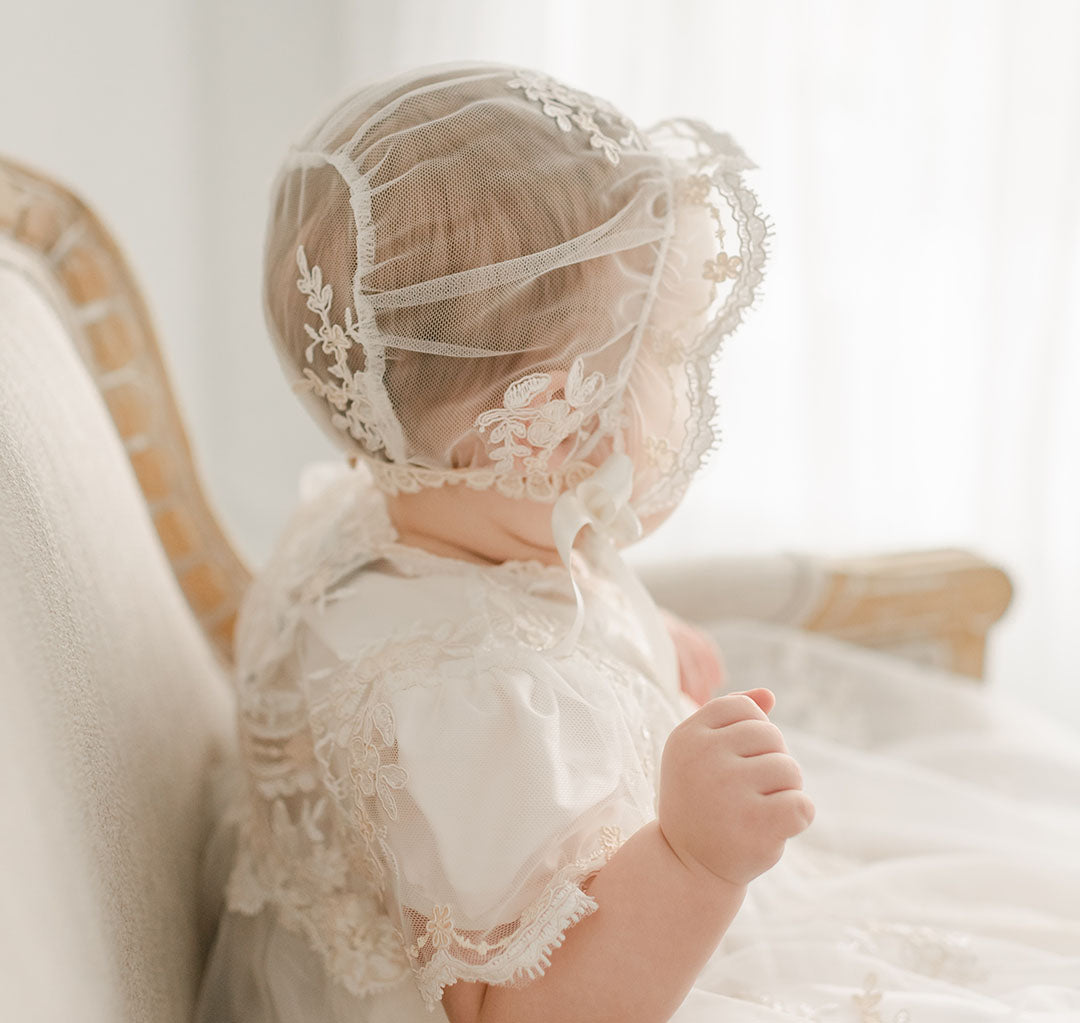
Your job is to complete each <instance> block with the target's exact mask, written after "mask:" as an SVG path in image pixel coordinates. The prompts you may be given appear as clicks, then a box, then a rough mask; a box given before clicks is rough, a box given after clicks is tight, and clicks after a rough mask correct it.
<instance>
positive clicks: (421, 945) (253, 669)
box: [227, 465, 687, 1009]
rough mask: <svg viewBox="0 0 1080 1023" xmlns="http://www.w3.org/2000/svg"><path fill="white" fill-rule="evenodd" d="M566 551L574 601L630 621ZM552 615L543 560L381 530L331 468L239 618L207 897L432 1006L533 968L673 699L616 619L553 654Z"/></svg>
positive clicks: (370, 985) (366, 498)
mask: <svg viewBox="0 0 1080 1023" xmlns="http://www.w3.org/2000/svg"><path fill="white" fill-rule="evenodd" d="M574 557H575V558H576V559H579V560H581V561H582V565H581V566H579V572H578V575H579V577H580V578H581V579H582V580H583V584H584V585H585V586H587V587H589V588H591V589H593V590H596V589H599V590H600V591H601V592H600V593H599V596H598V599H596V600H594V601H592V602H591V604H592V608H593V609H594V610H595V609H597V608H603V609H604V613H605V615H606V616H610V615H611V613H612V610H613V609H618V608H622V609H623V611H622V614H623V615H624V617H625V616H628V615H632V614H633V610H632V609H631V608H630V606H629V604H628V602H627V601H626V598H625V596H624V595H623V594H622V593H621V592H620V591H619V590H618V588H617V587H616V586H615V585H614V584H613V583H611V582H610V581H608V580H607V579H606V578H605V577H604V576H603V575H602V574H592V573H590V570H589V565H588V563H587V560H586V559H585V557H584V555H582V554H581V553H580V552H576V553H575V555H574ZM417 576H422V577H424V586H423V587H422V588H421V589H420V590H419V591H418V590H417V588H416V586H415V583H416V577H417ZM374 608H378V609H379V611H378V612H376V611H374V610H373V609H374ZM359 609H363V611H364V613H363V614H359V613H358V610H359ZM573 613H574V603H573V599H572V596H571V591H570V588H569V585H568V580H567V576H566V573H565V571H564V570H563V569H562V568H561V567H559V568H552V567H551V566H545V565H541V564H539V563H519V562H507V563H505V564H503V565H501V566H495V567H492V568H486V567H482V566H481V567H477V566H470V565H469V564H468V563H466V562H461V561H456V560H451V559H444V558H439V557H437V556H435V555H431V554H427V553H426V552H423V551H421V550H418V549H415V548H408V547H403V546H400V545H398V544H396V543H395V541H394V533H393V529H392V527H391V526H390V523H389V520H388V519H387V517H386V513H385V507H384V505H383V504H382V499H381V495H380V494H379V492H378V491H377V490H375V489H374V487H373V486H372V481H371V479H370V475H369V473H368V472H367V471H366V469H365V468H364V467H363V466H362V465H361V466H358V467H356V468H354V469H348V470H347V469H345V468H344V467H342V469H341V471H340V473H339V475H338V476H337V478H336V479H334V480H333V481H332V482H330V483H327V484H325V488H324V489H322V490H321V491H320V493H319V496H318V500H317V501H314V502H310V503H309V504H307V505H305V506H302V507H301V509H300V511H299V512H298V513H297V515H296V516H295V518H294V520H293V522H292V523H291V524H290V526H289V527H288V529H287V530H286V533H285V534H284V537H283V541H282V544H281V546H280V547H279V550H278V554H277V556H276V557H275V559H274V560H273V561H272V562H271V563H270V565H268V567H267V569H266V570H265V571H264V572H263V573H262V575H261V576H260V578H259V580H258V581H257V583H256V584H255V589H253V590H252V592H251V593H250V594H249V596H248V598H247V600H246V601H245V604H244V608H243V612H242V615H241V618H240V620H239V623H238V632H237V679H238V686H239V693H238V695H239V709H240V718H239V722H240V735H241V740H242V750H243V754H244V759H245V762H246V765H247V770H248V771H249V772H250V779H249V785H250V803H249V808H248V812H247V813H246V815H245V817H244V819H243V821H242V823H241V825H240V840H239V850H238V856H237V861H236V864H235V866H234V868H233V871H232V874H231V877H230V879H229V883H228V887H227V905H228V907H229V908H230V909H232V910H234V911H237V912H241V913H246V914H255V913H258V912H259V911H260V910H262V909H263V908H264V907H265V906H267V905H272V906H273V907H274V908H275V911H276V912H277V913H278V914H279V916H280V919H281V921H282V923H283V924H284V925H285V926H286V927H288V928H290V929H292V930H293V931H295V932H296V933H298V934H302V935H303V936H304V937H305V939H306V940H307V941H308V942H309V943H310V947H311V948H313V949H314V950H316V951H317V952H318V953H319V954H320V956H321V957H322V960H323V962H324V963H325V965H326V968H327V971H328V973H329V974H330V976H332V977H333V978H335V979H336V981H337V982H339V983H340V984H342V985H343V986H344V987H346V988H347V989H348V990H349V991H350V992H352V993H354V994H356V995H368V994H372V993H375V992H378V991H380V990H383V989H386V988H388V987H393V986H395V985H398V984H400V983H401V982H402V980H403V979H405V978H407V977H408V976H409V975H410V973H411V974H413V975H414V976H415V980H416V984H417V987H418V989H419V991H420V992H421V994H422V996H423V998H424V999H425V1002H426V1003H427V1005H428V1007H429V1008H432V1009H433V1008H434V1007H435V1006H436V1004H437V1003H438V1000H439V998H440V995H441V992H442V989H443V987H444V986H445V985H446V984H448V983H452V982H454V981H455V980H459V979H465V980H483V981H487V982H489V983H523V982H527V981H528V980H529V979H532V978H533V977H535V976H537V975H538V974H539V973H540V972H542V970H543V968H544V967H545V966H546V965H548V964H549V962H550V959H549V955H550V952H551V950H552V949H553V948H556V947H558V946H559V945H560V944H561V942H562V940H563V937H564V935H565V932H566V929H567V928H568V927H569V926H571V925H572V924H573V923H575V922H576V921H577V920H579V919H581V917H582V916H584V915H587V914H589V913H591V912H593V911H594V910H595V909H596V903H595V901H594V900H593V899H592V898H591V897H590V896H589V895H587V894H586V892H585V891H584V890H583V888H582V885H583V884H584V882H585V881H586V880H587V879H588V877H589V876H590V875H592V874H594V873H595V872H596V871H598V870H599V869H600V868H601V867H602V866H603V865H604V864H605V863H606V862H607V861H608V859H609V858H610V857H611V855H612V854H613V853H614V851H615V850H616V849H617V848H618V847H619V845H620V844H621V843H622V841H623V840H624V839H625V838H628V837H629V836H630V835H631V834H632V833H633V832H634V831H636V830H637V829H638V828H640V827H641V826H642V824H644V823H646V822H647V821H649V820H651V819H652V818H653V817H654V816H655V805H654V799H655V769H656V764H657V763H658V762H659V754H660V751H661V750H662V744H663V742H664V740H665V739H666V734H667V731H668V730H670V728H671V727H674V725H675V724H676V723H677V722H678V721H679V720H680V719H681V717H682V716H683V714H684V713H685V710H686V709H687V708H686V705H685V704H684V703H683V702H681V700H682V699H683V698H681V697H679V695H678V687H677V683H676V682H675V680H674V679H668V685H667V687H666V688H663V687H660V686H658V685H657V683H656V681H655V679H654V673H653V670H652V667H651V664H652V662H653V653H652V651H650V650H649V649H648V648H644V647H641V646H637V647H635V646H634V642H633V641H632V640H631V639H630V638H629V637H630V636H631V635H632V633H633V632H634V626H633V624H631V621H630V619H629V618H626V625H625V628H624V630H623V639H622V641H623V644H624V650H623V652H621V653H620V646H619V637H617V636H615V635H614V634H613V632H612V624H611V622H610V621H607V622H605V623H603V624H599V623H597V622H596V621H594V620H593V617H592V615H591V614H590V615H588V616H587V617H586V621H585V625H584V631H583V633H582V640H581V642H579V643H578V644H577V645H576V646H575V649H574V651H573V652H572V653H571V654H570V655H568V656H566V657H563V658H559V659H552V658H551V657H550V655H549V654H548V653H547V651H546V648H547V647H548V646H549V645H550V643H551V640H552V638H553V637H555V636H557V635H558V634H560V633H561V632H562V631H563V630H565V628H566V622H567V620H568V618H569V617H571V616H572V615H573ZM336 615H337V616H338V617H337V618H336V617H335V616H336ZM616 620H617V618H616ZM346 622H347V623H348V624H347V627H340V626H342V625H343V624H345V623H346ZM597 630H602V635H598V634H597ZM613 640H614V642H613ZM462 792H468V793H469V798H468V800H467V801H463V800H462V798H461V795H462Z"/></svg>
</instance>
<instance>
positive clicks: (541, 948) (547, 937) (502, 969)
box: [416, 871, 600, 1012]
mask: <svg viewBox="0 0 1080 1023" xmlns="http://www.w3.org/2000/svg"><path fill="white" fill-rule="evenodd" d="M592 873H595V871H592ZM588 876H589V875H588V874H586V875H584V877H583V878H582V880H584V879H585V878H587V877H588ZM580 883H581V882H578V881H566V882H564V883H563V884H562V885H560V886H559V887H558V888H556V889H555V891H554V892H553V893H552V896H553V900H552V901H553V903H554V906H555V913H554V915H550V914H549V915H548V916H545V917H543V918H541V919H538V920H535V921H532V922H531V923H530V924H528V925H526V926H525V927H523V928H521V929H520V930H519V931H518V932H517V933H516V934H515V935H514V941H513V942H512V943H511V944H510V946H509V947H508V948H507V949H506V951H504V952H502V953H500V954H499V955H497V956H495V958H493V959H491V960H489V961H488V962H486V963H483V964H481V965H477V966H473V965H470V964H468V963H462V962H460V961H458V960H454V959H452V957H450V956H448V955H447V954H446V953H445V952H444V951H443V950H442V949H440V950H439V953H438V954H437V955H436V956H435V957H434V958H433V959H432V961H431V962H430V963H428V965H427V966H426V967H424V968H423V969H421V970H418V971H416V981H417V984H418V986H419V989H420V995H421V997H422V998H423V999H424V1005H425V1006H426V1007H427V1010H428V1012H434V1011H435V1007H436V1006H437V1005H439V1004H440V1002H441V1000H442V993H443V989H444V988H446V987H447V986H448V985H450V984H453V983H456V982H457V981H459V980H466V981H477V980H478V981H483V982H485V983H487V984H516V983H520V982H522V981H526V980H532V979H535V978H537V977H540V976H542V975H543V973H544V971H545V970H546V969H547V968H548V967H549V966H550V965H551V953H552V952H553V951H554V950H555V949H557V948H559V947H560V946H561V945H562V943H563V942H564V941H565V940H566V932H567V930H569V928H570V927H572V926H573V925H574V924H576V923H577V922H578V921H579V920H582V919H584V918H585V917H587V916H589V915H590V914H592V913H595V912H596V910H597V909H599V908H600V907H599V904H598V903H597V901H596V899H594V898H593V897H592V896H591V895H589V894H587V893H586V892H585V891H584V890H583V889H582V888H581V887H580ZM519 935H520V937H519ZM522 960H525V962H524V963H522Z"/></svg>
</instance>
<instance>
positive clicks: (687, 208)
mask: <svg viewBox="0 0 1080 1023" xmlns="http://www.w3.org/2000/svg"><path fill="white" fill-rule="evenodd" d="M754 166H755V164H753V163H752V162H751V161H750V160H748V159H747V157H746V156H745V155H744V154H743V152H742V151H741V150H740V149H739V148H738V146H736V145H735V143H734V142H733V141H732V139H731V138H730V136H728V135H727V134H723V133H720V132H716V131H714V130H712V129H711V128H710V127H709V126H708V125H706V124H704V123H703V122H701V121H697V120H687V119H671V120H664V121H661V122H659V123H658V124H656V125H655V126H654V127H652V128H650V129H647V130H642V129H639V128H638V127H636V126H635V125H634V123H633V122H632V121H630V120H629V119H628V118H627V117H625V116H624V115H623V114H621V113H620V112H619V111H618V110H616V109H615V108H614V107H612V106H611V105H610V104H608V103H607V102H605V101H604V100H601V99H598V98H596V97H594V96H590V95H588V94H586V93H584V92H580V91H577V90H575V89H572V88H569V87H568V86H566V85H563V84H561V83H560V82H558V81H555V80H554V79H552V78H550V77H548V76H546V75H544V74H540V73H538V72H535V71H529V70H523V69H521V68H517V67H509V66H503V65H500V64H491V63H474V62H470V63H454V64H437V65H431V66H429V67H425V68H420V69H415V70H412V71H410V72H407V73H405V74H401V75H398V76H396V77H394V78H391V79H389V80H386V81H380V82H377V83H372V84H369V85H367V86H365V87H363V88H361V89H360V90H359V91H357V92H356V93H354V94H353V95H351V96H349V97H348V98H347V99H345V100H344V101H342V102H341V103H339V104H338V106H336V107H335V108H334V109H333V110H332V111H331V112H330V113H329V115H328V116H325V117H323V118H322V119H321V120H320V121H319V122H318V123H317V124H316V125H315V126H314V127H313V128H311V129H310V130H309V131H308V132H307V133H306V134H305V135H304V136H303V138H302V139H301V141H300V142H298V143H297V144H295V145H294V146H292V147H291V148H290V149H289V152H288V154H287V156H286V158H285V161H284V164H283V165H282V167H281V169H280V171H279V173H278V175H277V178H276V180H275V182H274V185H273V187H272V199H271V209H270V216H269V223H268V229H267V236H266V247H265V265H264V270H265V277H264V307H265V312H266V317H267V321H268V324H269V328H270V332H271V335H272V339H273V342H274V346H275V349H276V351H277V354H278V358H279V360H280V362H281V364H282V367H283V368H284V370H285V373H286V375H287V376H288V378H289V381H290V384H291V386H292V387H293V389H294V390H295V391H296V392H297V393H298V394H299V396H300V397H301V400H302V401H303V402H304V403H305V405H306V407H307V408H308V410H309V412H310V413H311V414H312V415H313V416H314V418H315V419H316V421H317V422H319V424H320V425H321V426H322V427H323V428H324V430H325V431H326V432H327V433H328V434H329V436H330V437H332V438H333V439H334V441H335V442H337V443H338V444H339V445H340V446H341V447H342V448H343V449H344V450H345V451H346V452H347V453H348V454H350V455H354V456H360V457H362V458H363V459H365V460H366V461H367V463H368V464H369V467H370V468H371V470H372V471H373V474H374V477H375V480H376V483H377V484H378V486H379V487H380V488H381V489H383V490H384V491H387V492H395V491H398V490H406V491H414V490H417V489H418V488H421V487H428V486H440V485H444V484H448V483H465V484H467V485H469V486H471V487H476V488H488V487H494V488H496V489H497V490H498V491H499V492H501V493H502V494H504V495H507V496H510V497H528V498H531V499H534V500H539V501H552V502H553V501H555V500H556V499H557V498H558V497H559V495H560V494H562V493H563V492H564V491H567V490H568V489H570V488H571V487H576V486H577V485H578V484H580V483H581V482H582V481H584V480H585V479H587V478H588V477H589V476H591V475H592V474H593V473H594V472H595V470H596V469H597V468H598V467H599V466H600V465H601V464H602V463H603V462H604V461H606V460H608V458H609V456H612V455H616V454H621V455H625V456H629V457H628V459H623V462H624V464H625V465H628V466H631V467H632V468H630V469H628V470H627V471H628V472H629V476H630V479H629V480H628V481H624V482H626V484H627V486H629V493H628V495H627V497H628V500H629V503H630V504H631V506H632V507H633V509H634V510H635V511H636V512H637V513H638V514H642V515H644V514H651V513H653V512H657V511H662V510H663V509H665V508H668V507H670V506H671V505H673V504H675V503H676V502H677V501H678V500H679V499H680V497H681V496H682V493H683V491H684V490H685V487H686V485H687V483H688V482H689V479H690V476H691V475H692V473H693V472H694V470H695V469H696V468H697V467H698V466H699V464H700V463H701V460H702V458H703V456H704V455H705V453H706V452H707V451H708V449H709V448H710V447H711V445H712V442H713V439H714V434H713V430H712V426H711V420H712V417H713V412H714V408H715V402H714V399H713V397H712V396H711V394H710V392H709V385H710V376H711V371H710V361H711V359H712V356H713V355H714V353H715V352H716V351H717V349H718V347H719V344H720V342H721V340H722V338H723V337H724V336H725V335H727V334H729V333H731V332H732V331H733V330H734V329H735V328H736V326H737V325H738V323H739V322H740V319H741V317H742V313H743V310H744V309H746V308H748V307H749V306H750V305H751V304H752V302H753V300H754V296H755V290H756V289H757V288H758V285H759V284H760V282H761V279H762V267H763V265H764V261H765V246H764V242H765V238H766V235H767V234H768V226H767V222H766V220H765V219H764V218H763V217H762V216H761V215H760V214H759V212H758V205H757V200H756V198H755V196H754V194H753V193H752V192H751V191H750V190H749V189H747V188H746V187H744V186H743V184H742V182H741V179H740V172H741V171H743V170H745V169H747V168H752V167H754ZM624 489H625V487H624Z"/></svg>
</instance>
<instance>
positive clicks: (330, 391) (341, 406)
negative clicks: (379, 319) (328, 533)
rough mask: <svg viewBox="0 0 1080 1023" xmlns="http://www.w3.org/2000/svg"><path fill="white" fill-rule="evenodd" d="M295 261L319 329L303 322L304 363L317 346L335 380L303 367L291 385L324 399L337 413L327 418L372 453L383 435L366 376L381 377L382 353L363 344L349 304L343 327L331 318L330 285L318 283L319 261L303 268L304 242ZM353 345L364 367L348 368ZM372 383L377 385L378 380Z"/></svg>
mask: <svg viewBox="0 0 1080 1023" xmlns="http://www.w3.org/2000/svg"><path fill="white" fill-rule="evenodd" d="M296 265H297V267H299V269H300V277H299V279H298V281H297V283H296V286H297V288H299V289H300V292H301V294H304V295H307V307H308V309H310V310H311V311H312V312H313V313H318V315H319V329H318V330H316V329H315V328H314V327H313V326H311V324H309V323H305V324H304V330H305V331H306V332H307V335H308V337H310V338H311V344H310V345H308V347H307V349H306V350H305V352H304V357H305V358H306V359H307V361H308V362H311V361H312V355H313V353H314V350H315V348H316V346H318V347H320V348H321V349H322V351H323V353H324V354H325V355H327V356H329V357H330V358H331V359H332V360H333V362H332V363H331V365H330V366H328V367H327V370H326V371H327V373H329V374H330V375H331V376H333V377H337V379H338V380H340V381H341V382H340V383H334V382H333V381H332V380H323V379H321V378H320V377H319V376H318V375H317V374H316V373H315V371H314V370H313V369H311V368H310V367H309V366H305V367H304V377H303V380H300V381H298V382H297V384H296V385H295V386H296V390H298V391H312V392H314V393H315V394H317V395H318V396H319V397H321V398H325V399H326V400H327V401H328V402H329V403H330V404H331V405H332V406H333V407H334V408H335V409H337V412H336V413H335V414H334V415H333V416H332V417H331V422H332V423H333V424H334V425H335V426H336V427H337V428H338V429H339V430H343V431H345V432H347V433H348V434H350V436H352V437H354V438H355V439H356V440H358V441H360V443H361V444H362V445H363V446H364V448H365V449H367V450H368V451H370V452H372V453H374V452H376V451H379V450H380V449H382V448H385V447H386V446H387V445H386V439H385V437H384V435H383V431H382V430H381V429H380V428H379V425H378V423H379V417H378V415H377V409H376V407H375V403H374V402H373V400H372V395H371V378H372V377H380V378H381V376H382V366H381V364H380V363H381V352H379V351H378V350H377V349H372V348H367V347H365V346H364V344H363V341H362V339H361V332H360V323H359V321H358V320H356V319H354V318H353V312H352V309H350V308H346V309H345V326H344V327H342V326H341V325H340V324H338V323H331V322H330V307H331V304H332V303H333V300H334V290H333V288H332V287H331V286H330V285H329V284H324V283H323V278H322V270H321V269H320V268H319V267H318V266H314V267H311V268H310V269H309V268H308V262H307V255H306V253H305V252H304V246H303V245H300V246H298V247H297V250H296ZM353 345H358V346H359V347H360V348H361V349H362V350H363V352H364V368H363V369H362V370H356V371H355V372H354V371H353V370H351V369H350V368H349V362H348V353H349V349H350V348H351V347H352V346H353ZM377 386H380V387H381V386H382V385H381V383H379V384H378V385H377Z"/></svg>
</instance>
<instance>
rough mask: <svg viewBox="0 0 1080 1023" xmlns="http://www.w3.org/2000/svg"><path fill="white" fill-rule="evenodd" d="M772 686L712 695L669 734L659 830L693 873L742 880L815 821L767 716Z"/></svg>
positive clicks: (772, 701)
mask: <svg viewBox="0 0 1080 1023" xmlns="http://www.w3.org/2000/svg"><path fill="white" fill-rule="evenodd" d="M775 702H776V698H775V697H774V696H773V694H772V692H771V691H770V690H768V689H753V690H751V691H750V692H749V693H732V694H730V695H728V696H718V697H717V698H716V699H715V700H710V701H709V702H708V703H706V704H705V706H704V707H702V708H701V709H700V710H698V711H695V712H694V713H693V714H691V715H690V716H689V717H688V718H686V720H685V721H683V722H681V723H680V724H679V725H677V726H676V727H675V728H674V729H673V730H672V732H671V734H670V735H669V736H668V740H667V743H666V745H665V746H664V753H663V757H662V759H661V764H660V801H659V812H658V817H659V823H660V830H661V831H662V832H663V833H664V836H665V837H666V838H667V840H668V844H669V845H670V846H671V848H672V849H673V850H674V852H675V854H676V855H677V856H678V857H679V859H681V860H682V861H683V863H685V864H686V865H687V866H688V867H689V868H690V869H691V870H694V871H705V872H706V873H707V874H708V875H713V876H715V877H717V878H720V879H721V880H725V881H728V882H729V883H731V884H734V885H744V884H747V883H748V882H750V881H751V880H753V879H754V878H755V877H757V876H758V875H759V874H763V873H764V872H765V871H766V870H768V869H769V868H770V867H771V866H773V865H774V864H775V863H776V862H777V861H778V860H779V859H780V857H781V855H782V854H783V852H784V843H785V842H786V841H787V839H789V838H791V837H792V836H793V835H797V834H798V833H799V832H800V831H803V830H804V829H805V828H807V827H808V826H809V824H810V822H811V821H812V820H813V819H814V804H813V803H812V802H811V801H810V797H809V796H807V795H806V793H805V792H803V791H802V771H801V770H800V769H799V765H798V763H796V761H795V758H794V757H792V756H791V754H790V753H788V749H787V744H786V743H785V742H784V737H783V735H782V734H781V733H780V729H779V728H777V727H776V725H774V724H773V723H772V722H771V721H769V719H768V716H767V713H766V712H767V711H769V710H772V708H773V705H774V704H775Z"/></svg>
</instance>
